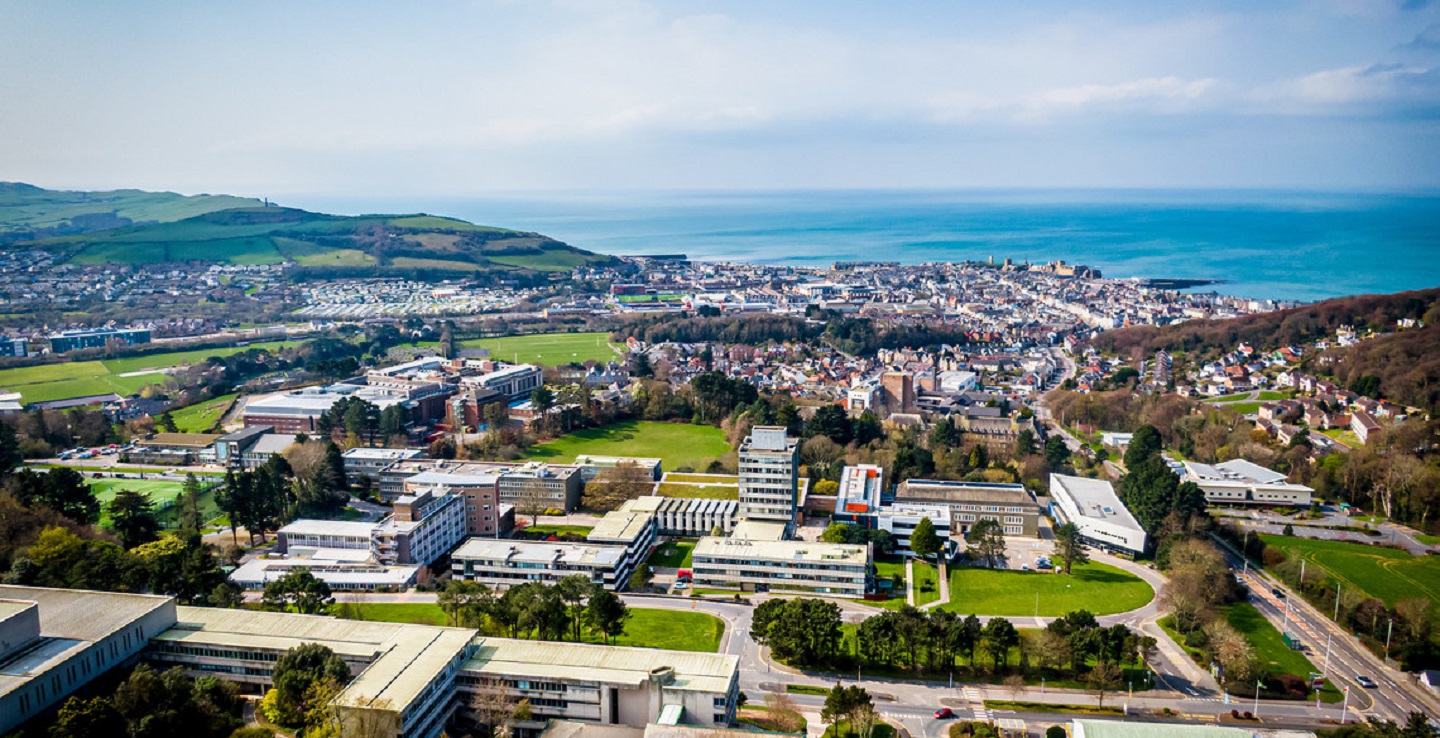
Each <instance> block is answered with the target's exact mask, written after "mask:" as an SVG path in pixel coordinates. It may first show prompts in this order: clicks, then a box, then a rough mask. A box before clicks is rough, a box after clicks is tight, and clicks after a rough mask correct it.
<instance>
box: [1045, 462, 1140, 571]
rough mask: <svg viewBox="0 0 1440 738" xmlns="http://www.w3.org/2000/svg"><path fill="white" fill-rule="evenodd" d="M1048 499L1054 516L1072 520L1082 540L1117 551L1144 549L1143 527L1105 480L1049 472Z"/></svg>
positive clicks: (1063, 519) (1066, 520)
mask: <svg viewBox="0 0 1440 738" xmlns="http://www.w3.org/2000/svg"><path fill="white" fill-rule="evenodd" d="M1050 498H1051V499H1052V500H1053V501H1054V505H1053V509H1054V511H1055V516H1056V518H1057V519H1059V520H1060V521H1061V522H1065V523H1074V524H1075V527H1076V528H1078V529H1079V530H1080V537H1081V538H1083V539H1084V540H1085V542H1087V543H1089V544H1091V545H1093V546H1097V547H1099V548H1102V549H1105V550H1107V551H1115V552H1120V553H1127V554H1139V553H1143V552H1144V551H1145V530H1144V529H1143V528H1141V527H1140V524H1139V523H1137V522H1135V516H1133V515H1131V514H1130V511H1129V510H1127V509H1125V506H1124V505H1123V504H1121V503H1120V498H1119V497H1117V496H1115V488H1114V487H1112V486H1111V485H1110V483H1109V482H1106V481H1103V480H1100V479H1087V478H1085V477H1070V476H1065V475H1063V474H1051V475H1050Z"/></svg>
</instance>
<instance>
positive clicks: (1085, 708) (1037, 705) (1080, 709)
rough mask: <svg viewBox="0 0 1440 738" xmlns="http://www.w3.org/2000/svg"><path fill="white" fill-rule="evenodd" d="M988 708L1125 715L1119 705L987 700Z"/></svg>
mask: <svg viewBox="0 0 1440 738" xmlns="http://www.w3.org/2000/svg"><path fill="white" fill-rule="evenodd" d="M985 709H987V710H1014V711H1015V712H1042V713H1058V714H1061V715H1124V714H1125V711H1124V710H1123V709H1121V708H1119V707H1109V706H1107V707H1103V708H1102V707H1096V706H1094V705H1057V704H1053V703H1050V702H1015V701H1013V700H985Z"/></svg>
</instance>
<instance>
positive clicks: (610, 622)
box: [585, 589, 630, 643]
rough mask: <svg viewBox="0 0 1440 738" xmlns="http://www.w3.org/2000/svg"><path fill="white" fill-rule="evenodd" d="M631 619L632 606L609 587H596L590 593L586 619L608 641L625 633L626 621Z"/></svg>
mask: <svg viewBox="0 0 1440 738" xmlns="http://www.w3.org/2000/svg"><path fill="white" fill-rule="evenodd" d="M629 619H630V608H629V607H627V606H626V605H625V602H624V601H623V600H621V599H620V597H619V596H618V595H616V594H615V593H614V592H611V591H610V590H608V589H596V590H595V592H594V593H593V594H591V595H590V602H589V604H587V605H586V607H585V620H586V622H588V623H589V624H590V627H591V628H594V629H595V630H596V631H597V632H599V633H600V634H601V635H602V636H604V637H605V639H606V640H607V641H608V642H611V643H613V642H614V641H615V639H616V638H618V637H619V636H622V635H624V634H625V622H626V621H627V620H629Z"/></svg>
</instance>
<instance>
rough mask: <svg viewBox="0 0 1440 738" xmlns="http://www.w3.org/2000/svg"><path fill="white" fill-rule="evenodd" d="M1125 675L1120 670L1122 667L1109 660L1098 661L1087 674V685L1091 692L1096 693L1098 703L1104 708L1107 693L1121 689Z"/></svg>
mask: <svg viewBox="0 0 1440 738" xmlns="http://www.w3.org/2000/svg"><path fill="white" fill-rule="evenodd" d="M1123 676H1124V675H1123V674H1122V673H1121V672H1120V667H1118V666H1116V665H1114V664H1112V663H1110V662H1109V661H1103V660H1102V661H1097V662H1095V668H1093V669H1091V670H1090V673H1089V674H1086V675H1085V685H1086V687H1088V688H1089V690H1090V693H1091V694H1093V695H1095V699H1096V702H1097V704H1098V705H1099V706H1100V707H1102V708H1103V707H1104V706H1105V693H1106V692H1113V691H1115V690H1117V689H1119V688H1120V680H1121V678H1122V677H1123Z"/></svg>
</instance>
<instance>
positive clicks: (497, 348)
mask: <svg viewBox="0 0 1440 738" xmlns="http://www.w3.org/2000/svg"><path fill="white" fill-rule="evenodd" d="M460 345H461V347H462V348H483V349H485V350H487V351H489V352H490V356H491V358H494V359H502V360H504V361H519V363H521V364H544V365H546V366H559V365H561V364H568V363H570V362H578V363H584V362H585V361H588V360H591V359H593V360H595V361H612V360H615V359H619V358H620V354H618V353H616V352H615V350H614V349H613V348H611V343H610V334H608V333H601V332H597V333H537V334H534V335H529V336H502V337H500V338H477V339H471V340H469V341H461V342H460Z"/></svg>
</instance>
